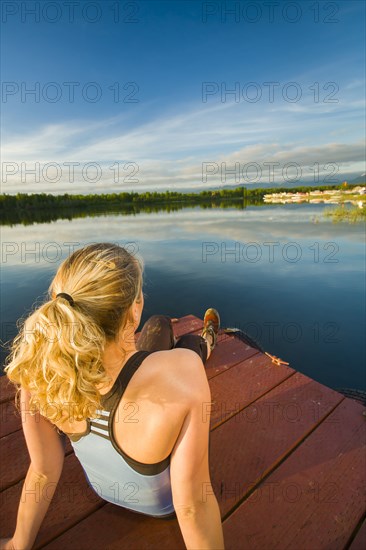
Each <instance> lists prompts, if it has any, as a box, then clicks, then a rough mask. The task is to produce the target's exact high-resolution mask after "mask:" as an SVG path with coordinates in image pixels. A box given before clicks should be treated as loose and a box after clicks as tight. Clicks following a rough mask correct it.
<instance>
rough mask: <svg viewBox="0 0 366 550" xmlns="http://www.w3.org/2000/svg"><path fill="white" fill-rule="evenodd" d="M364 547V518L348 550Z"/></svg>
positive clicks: (365, 546) (365, 543) (365, 542)
mask: <svg viewBox="0 0 366 550" xmlns="http://www.w3.org/2000/svg"><path fill="white" fill-rule="evenodd" d="M365 548H366V520H365V521H364V522H363V524H362V525H361V527H360V529H359V530H358V531H357V533H356V536H355V538H354V539H353V541H352V543H351V546H350V547H349V550H365Z"/></svg>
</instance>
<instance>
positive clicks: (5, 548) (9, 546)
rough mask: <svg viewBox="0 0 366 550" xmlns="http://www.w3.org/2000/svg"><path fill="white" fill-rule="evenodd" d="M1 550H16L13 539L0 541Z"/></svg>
mask: <svg viewBox="0 0 366 550" xmlns="http://www.w3.org/2000/svg"><path fill="white" fill-rule="evenodd" d="M0 550H16V549H15V546H14V544H13V539H12V538H11V539H0Z"/></svg>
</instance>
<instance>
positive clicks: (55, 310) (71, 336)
mask: <svg viewBox="0 0 366 550" xmlns="http://www.w3.org/2000/svg"><path fill="white" fill-rule="evenodd" d="M143 269H144V266H143V261H142V260H141V259H138V258H137V257H135V256H134V255H132V254H131V253H130V252H128V251H127V249H126V248H123V247H121V246H118V245H116V244H111V243H96V244H91V245H88V246H85V247H83V248H81V249H78V250H76V251H74V252H73V253H72V254H71V255H70V256H69V257H68V258H67V259H66V260H64V261H63V262H62V264H61V265H60V266H59V268H58V270H57V273H56V275H55V277H54V279H53V281H52V283H51V285H50V287H49V289H48V294H49V299H48V300H47V301H46V302H45V303H43V304H42V305H41V306H40V307H39V308H38V309H36V310H35V311H33V313H32V314H31V315H29V317H27V318H26V319H25V320H23V321H22V323H21V325H20V327H19V333H18V335H17V336H16V337H15V339H14V340H13V343H12V346H11V353H10V355H9V357H8V358H7V361H6V363H7V364H6V366H5V369H4V370H5V373H6V376H7V377H8V379H9V380H10V381H11V382H13V383H14V384H15V385H16V388H17V393H16V398H15V403H16V405H17V407H18V408H19V403H18V400H17V397H18V396H19V393H20V390H21V388H24V389H26V390H29V392H30V393H31V398H30V402H29V408H30V412H32V413H35V412H37V411H39V412H40V413H41V414H42V415H43V416H45V417H46V418H48V419H49V420H50V421H51V422H57V421H62V422H64V421H67V420H69V419H70V418H72V420H84V419H85V418H87V417H95V418H97V417H99V416H100V415H99V414H98V413H97V409H101V395H100V393H99V392H98V390H97V389H96V386H98V385H102V386H104V384H106V385H108V384H109V383H110V382H111V379H110V377H109V376H108V375H107V373H106V371H105V368H104V366H103V363H102V356H103V351H104V348H105V345H106V344H107V343H108V342H111V341H113V340H115V339H116V337H117V336H118V334H119V332H120V330H121V329H123V328H125V327H126V326H127V325H129V324H130V323H132V326H133V318H132V311H131V305H132V304H133V302H134V300H137V302H139V300H140V299H141V294H142V284H143V283H142V276H143ZM65 293H66V296H64V294H65ZM58 294H61V295H60V296H58V297H57V295H58ZM67 295H69V298H71V299H68V296H67ZM129 337H131V338H133V337H134V330H132V329H131V333H128V338H129Z"/></svg>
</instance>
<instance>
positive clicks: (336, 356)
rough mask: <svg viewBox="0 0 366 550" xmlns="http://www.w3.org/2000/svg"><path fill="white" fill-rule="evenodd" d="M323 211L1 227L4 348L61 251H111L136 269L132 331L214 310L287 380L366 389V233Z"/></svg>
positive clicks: (187, 211)
mask: <svg viewBox="0 0 366 550" xmlns="http://www.w3.org/2000/svg"><path fill="white" fill-rule="evenodd" d="M323 209H324V205H317V204H314V205H306V204H287V205H266V206H261V207H259V206H248V207H247V208H245V209H238V208H225V209H219V208H207V209H203V208H201V207H200V206H194V207H190V208H184V209H178V210H176V211H174V210H172V211H161V212H157V213H146V212H142V213H140V214H135V215H123V214H111V213H106V214H100V215H99V216H97V217H91V216H86V217H84V218H73V219H71V220H57V221H54V222H52V223H47V224H46V223H43V224H34V225H32V226H31V227H28V228H25V227H24V226H22V225H15V226H13V227H9V226H5V227H3V228H2V241H3V243H2V259H3V271H2V304H1V315H2V340H8V339H9V338H11V337H13V336H14V334H15V322H16V320H17V319H18V318H19V317H20V316H22V315H24V314H25V313H26V312H28V311H29V310H30V308H31V307H32V305H33V304H34V303H35V301H36V300H37V299H39V300H40V299H42V296H43V295H44V292H45V291H46V290H47V287H48V285H49V283H50V281H51V279H52V277H53V274H54V273H55V270H56V269H57V265H58V264H59V263H60V261H61V260H62V259H64V258H65V257H67V255H68V253H69V251H70V250H72V249H73V248H78V247H79V246H82V245H84V244H87V243H90V242H101V241H110V242H117V243H119V244H122V245H125V246H129V248H130V250H132V251H135V252H136V253H137V254H138V255H140V256H141V257H142V258H143V260H144V262H145V286H144V292H145V294H146V299H145V310H144V313H143V317H142V323H143V322H144V321H145V320H146V319H147V318H148V317H149V316H150V315H153V314H154V313H164V314H167V315H170V316H172V317H180V316H184V315H187V314H190V313H192V314H194V315H197V316H198V317H201V318H202V316H203V313H204V311H205V309H206V308H207V307H209V306H213V307H216V308H217V309H218V310H219V311H220V313H221V318H222V325H223V326H237V327H239V328H242V329H243V330H245V331H247V332H248V333H249V334H250V335H251V336H253V337H254V338H257V339H258V340H259V341H260V342H261V343H262V345H263V347H264V349H266V350H267V351H269V352H270V353H273V354H275V355H277V356H279V357H281V358H282V359H284V360H286V361H289V363H290V366H292V367H293V368H295V369H296V370H299V371H301V372H303V373H304V374H307V375H308V376H311V377H312V378H315V379H316V380H318V381H320V382H322V383H324V384H327V385H329V386H331V387H334V388H336V387H354V388H362V389H365V387H366V384H365V380H364V377H365V375H364V368H363V365H364V360H365V357H364V353H365V350H364V345H363V332H364V329H365V326H364V322H365V321H364V309H365V285H364V267H365V265H364V225H363V224H355V225H348V224H333V223H332V222H331V221H329V220H327V219H323V218H322V216H321V214H322V210H323ZM141 326H142V325H140V328H141ZM3 356H4V354H3Z"/></svg>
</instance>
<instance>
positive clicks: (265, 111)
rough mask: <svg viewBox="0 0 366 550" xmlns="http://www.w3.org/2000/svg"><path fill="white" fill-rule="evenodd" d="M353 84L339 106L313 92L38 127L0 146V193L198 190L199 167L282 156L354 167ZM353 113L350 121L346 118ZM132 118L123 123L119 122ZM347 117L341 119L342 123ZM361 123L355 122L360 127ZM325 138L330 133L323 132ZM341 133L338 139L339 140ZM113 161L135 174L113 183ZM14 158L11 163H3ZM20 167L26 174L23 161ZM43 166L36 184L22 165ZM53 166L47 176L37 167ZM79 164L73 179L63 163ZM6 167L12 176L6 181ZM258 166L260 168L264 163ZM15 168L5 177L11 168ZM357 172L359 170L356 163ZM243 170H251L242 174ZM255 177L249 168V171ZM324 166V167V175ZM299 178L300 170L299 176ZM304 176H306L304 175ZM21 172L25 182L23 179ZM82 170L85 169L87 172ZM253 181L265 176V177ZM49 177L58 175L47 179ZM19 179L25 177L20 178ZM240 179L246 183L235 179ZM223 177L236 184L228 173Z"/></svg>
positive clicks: (358, 152) (358, 109)
mask: <svg viewBox="0 0 366 550" xmlns="http://www.w3.org/2000/svg"><path fill="white" fill-rule="evenodd" d="M358 84H359V82H358V81H357V80H353V81H351V82H350V83H349V86H348V88H349V90H350V91H349V94H352V95H350V96H349V98H348V99H349V101H347V93H346V92H345V93H344V94H343V96H342V101H340V102H339V103H333V104H330V103H321V102H320V103H314V102H312V101H311V94H310V95H309V94H308V95H307V97H304V99H303V100H301V101H300V102H298V103H288V102H285V101H283V99H282V100H281V98H280V97H277V99H276V101H275V102H274V103H269V102H268V103H266V102H264V103H263V102H262V103H261V102H258V103H255V104H253V103H248V102H241V103H235V102H230V101H229V102H227V103H221V101H220V99H219V98H216V99H215V103H210V102H208V103H201V104H193V103H188V104H186V105H180V106H179V105H175V110H174V111H172V108H170V109H166V110H165V112H164V113H161V114H160V116H157V115H156V116H155V118H153V119H151V120H148V121H146V122H144V123H142V124H139V125H136V126H135V127H131V120H130V119H131V117H130V116H129V117H126V116H118V117H110V118H108V119H106V120H97V121H83V120H81V121H72V122H64V123H53V124H47V125H44V126H42V127H40V128H38V129H36V130H34V131H33V132H30V133H29V134H28V135H26V136H24V135H19V136H16V135H14V134H13V135H12V137H11V138H10V139H9V140H8V141H6V138H5V145H4V146H3V149H2V159H3V164H2V168H3V173H2V192H6V193H14V192H42V191H43V192H52V193H63V192H69V193H75V192H81V193H89V192H110V191H116V192H119V191H123V190H134V191H144V190H146V189H159V188H161V189H162V190H163V189H168V188H170V189H173V188H174V187H175V186H182V185H183V186H184V187H192V188H194V187H200V186H201V187H202V186H203V183H202V163H203V162H214V163H217V164H218V165H219V164H220V163H221V162H226V164H227V166H228V167H229V166H230V164H233V163H235V162H240V163H241V169H242V165H244V164H246V163H248V162H253V163H258V164H261V163H263V162H280V164H281V166H280V167H279V171H277V172H275V176H276V177H277V178H279V177H281V175H282V169H283V165H284V164H286V163H288V162H295V163H298V164H299V166H300V167H306V166H313V165H314V163H315V162H318V163H319V164H320V165H325V164H327V163H330V162H333V163H338V165H339V172H342V170H344V169H345V167H347V171H348V172H357V171H358V170H359V167H360V163H362V160H363V158H364V155H363V143H362V141H361V137H362V135H363V131H362V125H361V123H360V122H358V121H361V120H362V113H363V101H361V100H359V99H357V98H356V97H355V96H354V90H355V88H357V87H359V86H358ZM351 114H352V116H353V117H354V120H355V126H352V125H351V124H349V122H350V120H347V117H350V116H351ZM127 118H129V120H128V122H129V124H128V126H127V124H126V119H127ZM345 121H347V122H348V124H347V125H346V126H345ZM357 125H358V126H357ZM330 136H331V139H329V137H330ZM340 136H342V142H339V141H337V138H338V137H340ZM116 161H119V162H120V163H121V166H123V165H124V163H127V162H132V163H136V165H138V167H139V172H138V173H136V174H135V175H132V176H131V177H133V178H134V179H138V182H132V183H131V182H130V181H129V178H128V177H127V176H128V174H129V173H131V172H133V171H134V170H133V169H132V168H130V169H127V167H126V166H125V169H124V170H123V169H122V171H120V177H119V179H118V180H117V181H114V178H113V170H112V169H111V168H110V167H111V166H112V165H113V164H114V163H115V162H116ZM10 162H13V163H15V164H14V165H12V166H10V165H9V164H4V163H10ZM22 162H23V163H25V164H24V167H23V170H22V169H21V163H22ZM36 162H39V163H40V181H39V182H36V181H35V176H34V175H33V174H30V173H28V174H26V173H25V169H30V170H31V169H32V168H34V163H36ZM48 162H54V163H57V164H58V165H59V168H60V170H59V176H60V178H59V181H56V180H57V178H56V175H57V174H56V171H55V170H53V171H52V169H50V171H49V172H47V176H48V181H47V176H46V178H45V177H43V176H44V174H43V175H42V166H43V165H44V164H45V163H48ZM70 162H77V163H79V165H78V166H77V167H76V168H75V178H74V181H71V178H70V177H69V168H68V167H67V166H66V165H65V163H70ZM89 162H95V163H99V164H100V167H101V173H100V178H99V179H97V178H96V181H95V182H94V183H93V182H92V181H91V180H92V179H93V177H94V175H96V174H95V171H94V172H93V170H92V169H91V170H90V172H88V174H87V175H86V177H83V175H82V173H81V168H82V167H83V166H84V165H85V163H89ZM4 168H5V169H7V170H8V173H9V175H8V176H7V177H6V178H5V174H4ZM262 168H263V169H264V170H267V169H265V167H264V166H262ZM12 170H14V172H15V173H14V174H13V175H11V174H10V173H11V171H12ZM361 170H364V167H363V168H362V169H361ZM249 173H250V171H249V172H248V174H249ZM253 173H254V172H253ZM327 173H329V172H325V174H327ZM303 175H304V174H303ZM306 175H308V176H311V172H308V174H306ZM22 176H23V178H22ZM84 176H85V174H84ZM262 176H263V179H261V180H259V181H263V182H264V181H268V178H267V179H265V178H264V174H262ZM53 178H55V181H52V179H53ZM22 179H23V180H24V181H22ZM241 181H243V180H241ZM221 183H223V182H222V180H221V173H218V174H216V175H215V177H212V179H211V180H208V181H207V184H206V185H207V187H210V186H211V185H220V184H221ZM224 183H229V184H233V183H236V181H235V179H234V177H232V179H231V180H229V179H228V180H227V181H226V182H224Z"/></svg>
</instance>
